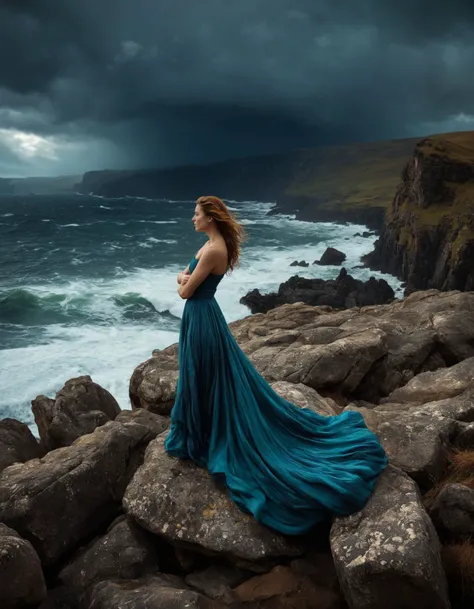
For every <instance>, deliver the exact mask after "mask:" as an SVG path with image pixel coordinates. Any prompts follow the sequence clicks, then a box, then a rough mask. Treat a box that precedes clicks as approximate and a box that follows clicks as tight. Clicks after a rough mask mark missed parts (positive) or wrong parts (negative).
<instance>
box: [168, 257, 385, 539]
mask: <svg viewBox="0 0 474 609" xmlns="http://www.w3.org/2000/svg"><path fill="white" fill-rule="evenodd" d="M196 265H197V260H196V258H195V257H194V258H193V259H192V261H191V264H190V271H191V272H192V271H193V270H194V269H195V268H196ZM222 278H223V275H213V274H211V275H209V276H208V277H207V278H206V279H205V280H204V281H203V283H202V284H201V285H200V286H199V287H198V288H197V290H196V291H195V292H194V294H193V296H192V297H191V298H189V299H188V300H187V301H186V305H185V307H184V313H183V317H182V321H181V330H180V337H179V349H178V359H179V380H178V384H177V390H176V400H175V403H174V406H173V410H172V412H171V428H170V431H169V433H168V436H167V438H166V450H167V452H168V454H169V455H172V456H174V457H178V458H179V459H192V460H193V461H194V462H195V463H197V464H198V465H200V466H202V467H206V468H207V469H208V470H209V472H210V473H211V474H213V475H215V476H217V477H218V479H219V480H221V481H223V482H224V483H225V486H226V487H227V489H228V492H229V495H230V497H231V498H232V500H233V501H234V502H235V503H236V504H237V505H238V506H239V508H240V509H242V510H244V511H245V512H247V513H250V514H252V515H253V516H254V517H255V519H256V520H257V521H259V522H261V523H262V524H264V525H267V526H269V527H271V528H273V529H275V530H277V531H280V532H281V533H285V534H288V535H298V534H302V533H305V532H307V531H309V530H310V529H311V528H312V527H313V526H314V525H315V524H316V523H318V522H320V521H322V520H325V519H327V518H328V517H330V516H331V515H347V514H350V513H352V512H355V511H358V510H360V509H361V508H362V507H363V506H364V505H365V503H366V502H367V500H368V498H369V497H370V495H371V493H372V491H373V488H374V484H375V482H376V480H377V477H378V476H379V474H380V473H381V472H382V470H383V469H384V468H385V467H386V465H387V457H386V454H385V452H384V450H383V448H382V446H381V445H380V443H379V441H378V439H377V437H376V436H375V435H374V434H373V433H372V432H371V431H369V429H368V428H367V427H366V425H365V422H364V419H363V418H362V415H361V414H359V413H358V412H352V411H346V412H343V413H342V414H340V415H339V416H328V417H326V416H322V415H319V414H316V413H315V412H312V411H311V410H308V409H301V408H299V407H297V406H295V405H294V404H292V403H290V402H288V401H287V400H285V399H283V398H282V397H281V396H280V395H279V394H278V393H276V391H274V390H273V389H272V387H271V386H270V385H269V384H268V383H267V381H266V380H265V379H264V378H263V377H262V376H261V375H260V374H259V373H258V372H257V370H256V369H255V367H254V366H253V364H252V363H251V362H250V360H249V359H248V358H247V356H246V355H245V353H244V352H243V351H242V349H241V348H240V347H239V345H238V344H237V342H236V340H235V339H234V337H233V335H232V333H231V331H230V330H229V327H228V325H227V323H226V321H225V318H224V315H223V314H222V311H221V309H220V307H219V305H218V304H217V301H216V300H215V298H214V294H215V291H216V288H217V286H218V284H219V282H220V281H221V279H222Z"/></svg>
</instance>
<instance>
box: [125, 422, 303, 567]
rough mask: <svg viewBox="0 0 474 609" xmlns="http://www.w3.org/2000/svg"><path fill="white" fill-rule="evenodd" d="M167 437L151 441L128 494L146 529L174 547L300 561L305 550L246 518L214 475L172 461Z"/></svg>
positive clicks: (234, 557) (236, 557)
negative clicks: (192, 547) (168, 452)
mask: <svg viewBox="0 0 474 609" xmlns="http://www.w3.org/2000/svg"><path fill="white" fill-rule="evenodd" d="M164 442H165V434H162V435H161V436H159V437H158V438H157V439H156V440H155V441H153V442H152V443H151V444H150V445H149V447H148V449H147V451H146V455H145V461H144V463H143V465H142V467H140V468H139V470H138V471H137V472H136V474H135V476H134V477H133V480H132V481H131V483H130V484H129V485H128V487H127V490H126V492H125V495H124V499H123V505H124V509H125V511H126V513H127V514H129V515H130V516H132V517H133V518H134V519H135V520H136V521H137V522H138V523H139V524H140V525H141V526H143V527H144V528H146V529H147V530H149V531H151V532H152V533H155V534H156V535H159V536H161V537H164V538H165V539H166V540H168V541H170V542H171V543H174V544H180V543H181V544H184V543H186V544H193V546H194V548H195V549H201V551H203V552H205V553H206V552H207V553H218V554H222V555H224V556H226V557H228V558H230V559H232V560H234V561H237V562H239V560H243V561H249V562H252V563H258V562H262V561H268V560H272V559H276V558H280V557H284V556H296V555H298V554H300V553H301V552H302V548H301V547H300V546H299V545H298V544H297V542H296V541H294V540H292V539H290V538H286V537H284V536H283V535H280V534H278V533H276V532H274V531H272V530H270V529H268V528H266V527H264V526H261V525H259V524H258V523H257V522H256V521H255V520H254V519H253V518H252V517H251V516H249V515H247V514H245V513H244V512H242V511H241V510H239V508H238V507H237V506H236V505H235V504H234V503H233V502H232V501H231V499H230V498H229V496H228V494H227V493H226V491H225V490H223V489H221V488H219V487H218V486H217V485H216V483H215V481H214V480H213V478H212V477H211V476H210V474H209V473H208V472H207V471H206V470H204V469H202V468H199V467H197V466H196V465H194V464H193V463H192V462H190V461H181V460H178V459H175V458H173V457H170V456H168V455H167V454H166V452H165V449H164Z"/></svg>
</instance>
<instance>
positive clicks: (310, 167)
mask: <svg viewBox="0 0 474 609" xmlns="http://www.w3.org/2000/svg"><path fill="white" fill-rule="evenodd" d="M419 141H420V139H419V138H414V139H412V138H410V139H402V140H390V141H384V142H371V143H362V144H360V143H359V144H348V145H345V146H331V147H324V148H320V149H317V148H316V149H308V150H306V151H305V152H306V160H305V161H304V162H303V163H302V164H301V166H300V167H299V168H298V171H296V172H295V175H294V178H293V181H292V183H290V185H289V186H288V187H287V189H286V192H285V194H287V195H289V196H297V197H308V198H313V199H318V201H320V202H321V206H322V207H324V206H327V207H328V208H334V207H335V206H338V207H341V208H350V207H380V208H386V207H387V205H388V204H389V203H390V202H391V201H392V199H393V197H394V195H395V191H396V189H397V186H398V184H399V182H400V177H401V172H402V170H403V168H404V166H405V165H406V163H407V162H408V161H409V159H410V157H411V156H412V154H413V152H414V149H415V146H416V144H417V143H418V142H419Z"/></svg>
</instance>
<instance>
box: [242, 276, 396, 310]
mask: <svg viewBox="0 0 474 609" xmlns="http://www.w3.org/2000/svg"><path fill="white" fill-rule="evenodd" d="M394 298H395V293H394V291H393V289H392V288H391V287H390V285H389V284H388V283H387V282H386V281H385V279H375V277H371V278H370V279H369V280H368V281H360V280H359V279H354V278H353V277H352V276H351V275H349V274H348V273H347V271H346V269H345V268H342V269H341V270H340V272H339V275H338V277H337V278H336V279H306V278H305V277H299V276H298V275H294V276H293V277H290V279H288V280H287V281H285V282H284V283H282V284H280V287H279V288H278V292H272V293H270V294H261V293H260V291H259V290H258V289H255V290H251V291H250V292H248V293H247V294H246V295H245V296H242V298H241V299H240V303H241V304H244V305H245V306H247V307H248V308H249V309H250V311H251V312H252V313H266V312H267V311H270V309H274V308H275V307H279V306H281V305H282V304H292V303H297V302H304V303H305V304H309V305H313V306H329V307H332V308H333V309H349V308H353V307H362V306H366V305H375V304H385V303H387V302H390V301H391V300H393V299H394Z"/></svg>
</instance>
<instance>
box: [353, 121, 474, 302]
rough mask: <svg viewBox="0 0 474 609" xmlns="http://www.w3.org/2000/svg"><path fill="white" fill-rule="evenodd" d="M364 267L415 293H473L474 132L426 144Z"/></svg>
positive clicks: (415, 158) (407, 174) (408, 168)
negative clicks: (393, 277)
mask: <svg viewBox="0 0 474 609" xmlns="http://www.w3.org/2000/svg"><path fill="white" fill-rule="evenodd" d="M365 262H366V264H368V266H370V267H371V268H373V269H379V270H383V271H386V272H388V273H391V274H394V275H397V276H399V277H400V278H402V279H404V280H405V281H406V282H407V293H410V292H411V291H412V290H414V289H421V290H423V289H427V288H436V289H440V290H474V133H472V132H469V133H455V134H451V135H444V136H437V137H430V138H427V139H424V140H422V141H421V142H420V143H419V144H418V145H417V146H416V149H415V152H414V155H413V157H412V158H411V160H410V161H409V162H408V164H407V165H406V167H405V169H404V171H403V174H402V181H401V183H400V185H399V187H398V189H397V192H396V195H395V198H394V200H393V202H392V204H391V205H390V206H389V208H388V210H387V214H386V218H385V225H384V227H383V228H382V230H381V233H380V238H379V239H378V241H377V242H376V245H375V250H374V252H372V253H371V254H369V255H368V256H367V257H366V258H365Z"/></svg>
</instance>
